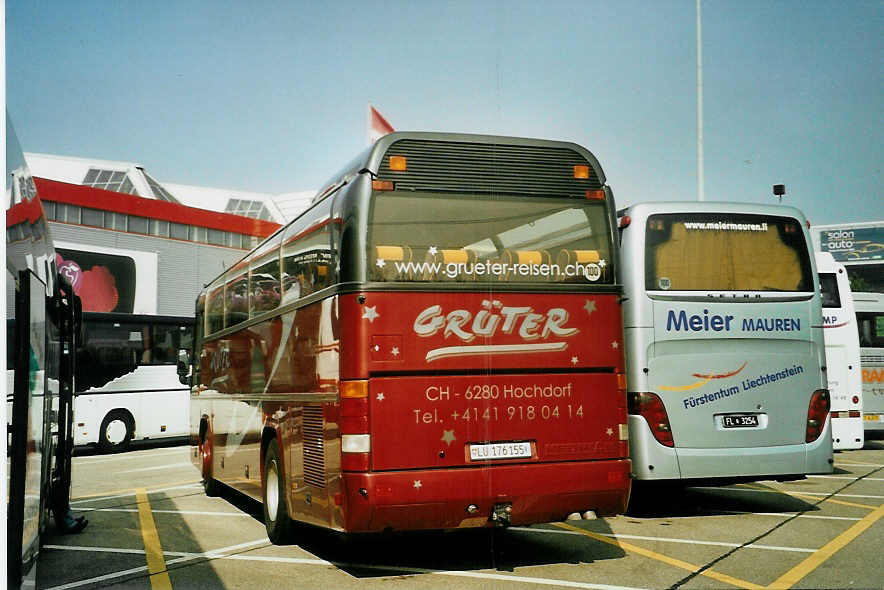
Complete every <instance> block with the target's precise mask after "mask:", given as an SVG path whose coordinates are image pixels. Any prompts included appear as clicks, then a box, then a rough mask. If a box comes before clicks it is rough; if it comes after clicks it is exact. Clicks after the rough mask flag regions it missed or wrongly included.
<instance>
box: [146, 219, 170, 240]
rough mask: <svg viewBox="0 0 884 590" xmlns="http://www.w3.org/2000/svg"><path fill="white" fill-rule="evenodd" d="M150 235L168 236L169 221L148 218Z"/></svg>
mask: <svg viewBox="0 0 884 590" xmlns="http://www.w3.org/2000/svg"><path fill="white" fill-rule="evenodd" d="M150 235H152V236H160V237H163V238H165V237H168V236H169V222H168V221H163V220H162V219H151V220H150Z"/></svg>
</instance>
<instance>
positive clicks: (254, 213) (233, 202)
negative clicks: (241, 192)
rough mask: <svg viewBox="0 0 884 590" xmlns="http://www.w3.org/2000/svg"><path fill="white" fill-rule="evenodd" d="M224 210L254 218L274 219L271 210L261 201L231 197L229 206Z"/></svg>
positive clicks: (228, 202)
mask: <svg viewBox="0 0 884 590" xmlns="http://www.w3.org/2000/svg"><path fill="white" fill-rule="evenodd" d="M224 212H225V213H232V214H234V215H242V216H243V217H251V218H252V219H264V220H266V221H272V217H271V216H270V211H269V210H268V209H267V207H266V206H265V205H264V203H262V202H261V201H248V200H245V199H230V200H229V201H227V207H225V208H224Z"/></svg>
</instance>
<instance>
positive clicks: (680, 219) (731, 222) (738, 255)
mask: <svg viewBox="0 0 884 590" xmlns="http://www.w3.org/2000/svg"><path fill="white" fill-rule="evenodd" d="M645 288H646V289H647V290H649V291H656V290H664V291H668V290H672V291H803V292H807V291H811V292H812V291H813V276H812V272H811V265H810V255H809V253H808V249H807V243H806V241H805V238H804V232H803V231H802V230H801V225H800V224H799V222H798V221H797V220H795V219H792V218H788V217H772V216H765V215H749V214H727V215H725V214H709V213H702V214H700V213H669V214H660V215H652V216H651V217H649V218H648V224H647V236H646V240H645Z"/></svg>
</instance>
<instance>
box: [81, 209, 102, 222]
mask: <svg viewBox="0 0 884 590" xmlns="http://www.w3.org/2000/svg"><path fill="white" fill-rule="evenodd" d="M83 225H91V226H93V227H104V211H101V210H99V209H89V208H84V209H83Z"/></svg>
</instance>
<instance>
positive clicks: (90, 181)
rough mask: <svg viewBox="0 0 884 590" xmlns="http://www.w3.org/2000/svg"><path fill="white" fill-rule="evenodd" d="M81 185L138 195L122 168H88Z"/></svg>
mask: <svg viewBox="0 0 884 590" xmlns="http://www.w3.org/2000/svg"><path fill="white" fill-rule="evenodd" d="M82 184H83V186H91V187H93V188H100V189H104V190H106V191H114V192H115V193H126V194H127V195H136V196H137V195H138V191H136V190H135V186H134V185H133V184H132V181H131V180H130V179H129V175H128V174H126V172H125V171H123V170H99V169H98V168H90V169H89V171H88V172H87V173H86V177H85V178H83V182H82Z"/></svg>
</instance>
